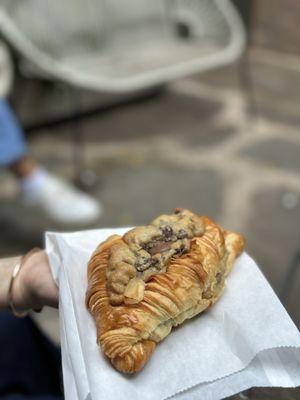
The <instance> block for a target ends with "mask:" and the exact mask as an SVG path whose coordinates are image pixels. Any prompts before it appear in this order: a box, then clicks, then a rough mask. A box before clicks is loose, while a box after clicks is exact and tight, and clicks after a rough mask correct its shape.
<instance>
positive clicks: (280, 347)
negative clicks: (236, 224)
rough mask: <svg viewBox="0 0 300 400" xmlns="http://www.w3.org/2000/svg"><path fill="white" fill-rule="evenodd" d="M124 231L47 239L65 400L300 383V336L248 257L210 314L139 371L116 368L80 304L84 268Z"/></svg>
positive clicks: (205, 393) (187, 397)
mask: <svg viewBox="0 0 300 400" xmlns="http://www.w3.org/2000/svg"><path fill="white" fill-rule="evenodd" d="M127 229H128V228H122V229H112V230H110V229H102V230H94V231H83V232H75V233H65V234H61V233H51V232H49V233H47V234H46V249H47V253H48V256H49V259H50V264H51V269H52V272H53V276H54V278H55V280H56V282H57V284H58V285H59V293H60V329H61V346H62V363H63V373H64V390H65V398H66V400H71V399H72V400H76V399H79V400H84V399H88V398H89V399H93V400H102V399H103V400H115V399H118V400H140V399H143V400H164V399H167V398H169V397H172V396H174V398H176V399H180V400H194V399H195V400H196V399H200V398H201V399H221V398H224V397H226V396H229V395H231V394H234V393H237V392H239V391H241V390H244V389H246V388H249V387H252V386H283V387H295V386H298V385H300V334H299V331H298V330H297V328H296V326H295V325H294V324H293V322H292V320H291V319H290V317H289V316H288V314H287V312H286V311H285V309H284V308H283V306H282V305H281V303H280V301H279V300H278V298H277V297H276V295H275V294H274V292H273V290H272V289H271V287H270V285H269V284H268V282H267V281H266V279H265V278H264V276H263V275H262V273H261V272H260V270H259V268H258V267H257V266H256V264H255V262H254V261H253V260H252V259H251V258H250V257H249V256H248V255H247V254H246V253H244V254H242V255H241V256H240V257H239V258H238V259H237V260H236V262H235V265H234V268H233V271H232V272H231V274H230V275H229V277H228V279H227V287H226V289H225V291H224V293H223V295H222V297H221V298H220V300H219V301H218V302H217V303H216V304H215V305H214V306H213V307H212V308H211V309H210V310H209V311H207V312H205V313H203V314H202V315H200V316H198V317H195V318H193V319H192V320H190V321H187V322H185V323H184V324H183V325H182V326H180V327H179V328H177V329H175V330H173V332H172V333H171V334H170V335H169V336H168V337H167V338H166V339H165V340H164V341H163V342H161V343H160V344H159V345H158V346H157V348H156V350H155V352H154V354H153V355H152V357H151V358H150V360H149V362H148V363H147V364H146V366H145V367H144V368H143V370H142V371H141V372H140V373H138V374H135V375H133V376H126V375H123V374H120V373H119V372H117V371H115V370H114V369H113V368H112V367H111V365H110V364H109V362H108V361H107V360H106V358H105V357H104V356H103V355H102V353H101V351H100V349H99V348H98V346H97V344H96V330H95V324H94V321H93V318H92V317H91V316H90V314H89V313H88V311H87V310H86V307H85V302H84V301H85V292H86V287H87V278H86V265H87V262H88V260H89V257H90V255H91V253H92V252H93V250H94V249H95V247H96V246H97V245H98V244H99V243H100V242H101V241H103V240H105V239H106V238H107V237H108V236H109V235H111V234H115V233H117V234H120V235H122V234H123V233H124V232H125V231H126V230H127Z"/></svg>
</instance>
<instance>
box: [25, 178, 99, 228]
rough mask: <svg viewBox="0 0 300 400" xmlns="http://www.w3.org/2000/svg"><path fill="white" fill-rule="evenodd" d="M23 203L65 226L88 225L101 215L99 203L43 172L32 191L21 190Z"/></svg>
mask: <svg viewBox="0 0 300 400" xmlns="http://www.w3.org/2000/svg"><path fill="white" fill-rule="evenodd" d="M22 193H23V197H24V202H25V203H26V204H27V205H30V206H38V207H41V208H42V210H43V211H44V212H45V213H46V214H47V215H48V216H49V217H50V218H51V219H53V220H55V221H57V222H60V223H65V224H89V223H92V222H94V221H95V220H96V219H97V218H99V216H100V215H101V213H102V207H101V204H100V203H99V202H97V201H96V200H95V199H93V198H92V197H91V196H89V195H88V194H86V193H84V192H82V191H80V190H78V189H76V188H75V187H74V186H72V185H71V184H69V183H68V182H65V181H63V180H62V179H60V178H57V177H55V176H53V175H51V174H49V173H48V172H44V171H43V178H42V179H41V180H40V181H39V184H38V185H35V188H34V190H23V191H22Z"/></svg>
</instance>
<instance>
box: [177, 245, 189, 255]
mask: <svg viewBox="0 0 300 400" xmlns="http://www.w3.org/2000/svg"><path fill="white" fill-rule="evenodd" d="M186 250H187V249H186V247H185V245H184V244H182V245H181V246H180V247H178V249H176V251H175V254H176V255H178V256H181V254H182V253H184V252H185V251H186Z"/></svg>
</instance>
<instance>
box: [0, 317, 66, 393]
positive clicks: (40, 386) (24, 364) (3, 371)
mask: <svg viewBox="0 0 300 400" xmlns="http://www.w3.org/2000/svg"><path fill="white" fill-rule="evenodd" d="M61 387H62V384H61V363H60V350H59V349H58V348H57V347H55V346H54V345H53V344H52V343H51V342H50V341H49V340H48V339H47V338H46V337H45V336H44V335H43V334H42V332H41V331H40V330H39V329H38V328H37V326H36V325H35V324H34V322H33V321H32V320H31V319H30V318H28V317H26V318H24V319H19V318H15V317H13V316H12V315H10V314H9V313H8V312H6V311H1V312H0V399H1V400H62V398H63V394H62V390H61Z"/></svg>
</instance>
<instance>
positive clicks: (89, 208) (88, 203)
mask: <svg viewBox="0 0 300 400" xmlns="http://www.w3.org/2000/svg"><path fill="white" fill-rule="evenodd" d="M1 166H2V167H6V168H8V169H9V170H10V171H11V172H12V173H13V174H14V175H15V176H16V178H17V180H18V183H19V186H20V190H21V194H22V196H23V198H24V201H25V203H26V204H27V206H31V207H32V206H33V207H40V208H41V209H42V210H43V211H44V212H45V213H46V214H47V215H48V216H50V218H52V219H54V220H56V221H58V222H61V223H75V224H78V223H79V224H87V223H90V222H93V221H94V220H95V219H96V218H98V217H99V215H100V213H101V205H100V204H99V202H97V201H95V200H94V199H93V198H92V197H90V196H89V195H87V194H85V193H83V192H81V191H80V190H78V189H76V188H75V187H73V186H72V185H70V184H69V183H67V182H64V181H63V180H62V179H60V178H57V177H55V176H53V175H51V174H49V173H48V172H47V171H46V170H45V169H44V168H42V167H41V166H40V165H39V164H38V163H37V162H36V161H35V160H34V159H33V158H32V157H30V156H29V155H28V149H27V145H26V142H25V139H24V135H23V131H22V129H21V127H20V125H19V123H18V121H17V119H16V118H15V116H14V114H13V112H12V110H11V109H10V107H9V105H8V104H7V103H6V102H5V101H4V100H3V99H2V100H1V99H0V167H1ZM70 205H72V206H71V207H70Z"/></svg>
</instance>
